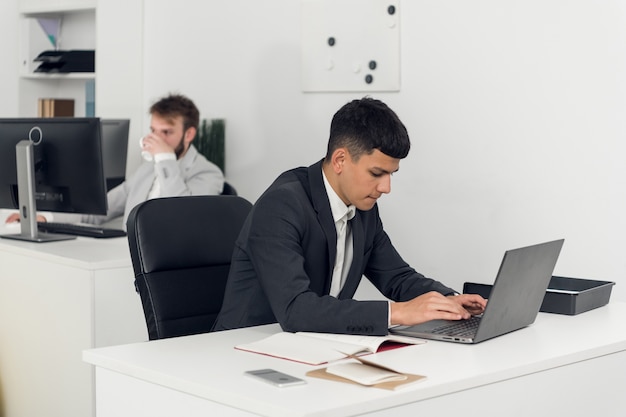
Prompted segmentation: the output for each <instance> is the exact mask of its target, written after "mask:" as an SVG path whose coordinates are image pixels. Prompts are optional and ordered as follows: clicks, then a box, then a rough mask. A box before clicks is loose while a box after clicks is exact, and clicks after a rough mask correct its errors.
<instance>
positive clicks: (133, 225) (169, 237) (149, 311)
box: [126, 195, 252, 340]
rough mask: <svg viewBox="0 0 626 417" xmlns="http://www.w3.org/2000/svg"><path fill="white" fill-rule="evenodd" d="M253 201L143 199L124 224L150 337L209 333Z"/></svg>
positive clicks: (203, 197) (188, 198) (222, 196)
mask: <svg viewBox="0 0 626 417" xmlns="http://www.w3.org/2000/svg"><path fill="white" fill-rule="evenodd" d="M251 207H252V204H250V202H249V201H247V200H245V199H243V198H241V197H238V196H228V195H218V196H187V197H171V198H159V199H153V200H148V201H145V202H143V203H141V204H139V205H138V206H136V207H135V208H134V209H133V210H132V211H131V213H130V214H129V217H128V221H127V223H126V227H127V231H128V243H129V246H130V255H131V259H132V263H133V269H134V273H135V287H136V288H137V291H138V292H139V295H140V297H141V303H142V305H143V311H144V315H145V319H146V325H147V327H148V336H149V338H150V340H154V339H163V338H167V337H174V336H183V335H189V334H196V333H206V332H209V331H210V330H211V328H212V326H213V323H214V321H215V319H216V318H217V314H218V313H219V311H220V308H221V307H222V299H223V295H224V288H225V285H226V280H227V277H228V272H229V270H230V261H231V256H232V253H233V249H234V245H235V240H236V239H237V236H238V235H239V231H240V230H241V227H242V225H243V222H244V220H245V219H246V217H247V215H248V213H249V212H250V209H251Z"/></svg>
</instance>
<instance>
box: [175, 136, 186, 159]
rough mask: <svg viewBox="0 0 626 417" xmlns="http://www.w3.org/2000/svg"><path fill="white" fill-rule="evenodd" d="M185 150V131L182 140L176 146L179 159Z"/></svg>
mask: <svg viewBox="0 0 626 417" xmlns="http://www.w3.org/2000/svg"><path fill="white" fill-rule="evenodd" d="M184 151H185V134H184V133H183V137H182V138H180V142H178V145H176V148H174V153H175V154H176V159H179V158H180V156H181V155H182V154H183V152H184Z"/></svg>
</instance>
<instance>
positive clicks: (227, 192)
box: [222, 181, 237, 195]
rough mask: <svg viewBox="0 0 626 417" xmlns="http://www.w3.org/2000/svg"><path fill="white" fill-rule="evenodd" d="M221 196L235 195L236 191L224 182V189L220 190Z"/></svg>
mask: <svg viewBox="0 0 626 417" xmlns="http://www.w3.org/2000/svg"><path fill="white" fill-rule="evenodd" d="M222 195H237V190H236V189H235V187H233V186H232V185H231V184H230V183H228V182H226V181H224V187H223V188H222Z"/></svg>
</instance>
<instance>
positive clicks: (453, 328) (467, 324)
mask: <svg viewBox="0 0 626 417" xmlns="http://www.w3.org/2000/svg"><path fill="white" fill-rule="evenodd" d="M480 318H481V317H480V316H473V317H471V318H469V319H467V320H460V321H455V322H451V323H447V324H444V325H442V326H439V327H436V328H434V329H433V330H432V333H435V334H443V335H446V336H454V337H471V336H474V334H476V329H478V324H479V323H480Z"/></svg>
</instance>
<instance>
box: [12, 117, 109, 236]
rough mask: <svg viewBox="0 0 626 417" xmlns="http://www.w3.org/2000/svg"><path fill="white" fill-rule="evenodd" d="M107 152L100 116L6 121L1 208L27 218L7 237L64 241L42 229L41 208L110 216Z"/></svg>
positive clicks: (23, 218)
mask: <svg viewBox="0 0 626 417" xmlns="http://www.w3.org/2000/svg"><path fill="white" fill-rule="evenodd" d="M101 150H102V148H101V127H100V119H98V118H73V117H72V118H17V119H0V208H14V209H19V211H20V215H21V218H22V220H21V226H22V232H21V234H20V235H3V237H10V238H15V239H21V240H30V241H37V242H41V241H48V240H59V239H62V238H63V236H62V235H47V234H44V233H41V232H38V230H37V223H36V210H43V211H57V212H65V213H84V214H106V211H107V199H106V187H105V180H104V173H103V164H102V151H101ZM18 184H20V186H19V187H18Z"/></svg>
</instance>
